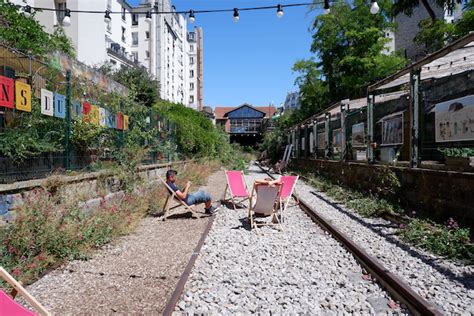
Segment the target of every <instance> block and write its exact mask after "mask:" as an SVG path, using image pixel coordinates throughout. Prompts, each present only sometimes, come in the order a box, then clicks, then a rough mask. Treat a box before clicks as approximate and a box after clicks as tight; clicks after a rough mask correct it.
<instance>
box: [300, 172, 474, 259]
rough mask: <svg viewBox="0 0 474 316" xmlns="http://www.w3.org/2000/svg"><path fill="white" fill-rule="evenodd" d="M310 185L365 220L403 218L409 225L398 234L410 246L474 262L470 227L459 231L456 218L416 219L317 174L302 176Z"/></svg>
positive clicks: (376, 197)
mask: <svg viewBox="0 0 474 316" xmlns="http://www.w3.org/2000/svg"><path fill="white" fill-rule="evenodd" d="M303 176H304V177H305V178H306V180H307V182H308V184H310V185H311V186H313V187H315V188H316V189H317V190H319V191H322V192H325V193H326V195H328V196H329V197H331V198H332V199H334V200H335V201H337V202H339V203H343V204H345V205H346V206H347V207H349V208H351V209H353V210H355V211H356V212H357V213H358V214H360V215H362V216H364V217H380V216H382V215H383V214H391V215H396V216H403V215H405V216H403V218H404V219H405V220H407V224H400V225H399V230H398V234H399V235H400V237H401V238H402V239H403V240H404V241H406V242H408V243H409V244H412V245H415V246H417V247H420V248H422V249H425V250H428V251H430V252H432V253H434V254H437V255H440V256H444V257H446V258H449V259H456V260H461V261H462V262H463V263H465V264H467V265H469V264H473V263H474V245H473V243H472V242H471V241H470V234H469V229H468V228H460V227H459V225H458V224H457V223H456V221H454V219H449V221H448V222H447V223H446V225H441V224H437V223H434V222H433V221H430V220H429V219H422V218H415V216H416V212H414V211H412V212H407V211H406V210H405V209H403V208H402V207H401V206H400V205H398V204H396V203H394V202H392V201H389V200H387V199H384V198H382V197H380V196H378V195H376V194H373V193H364V192H360V191H357V190H354V189H351V188H347V187H344V186H342V185H338V184H334V183H332V182H331V181H330V180H329V179H327V178H325V177H323V176H321V175H315V174H309V173H306V174H303Z"/></svg>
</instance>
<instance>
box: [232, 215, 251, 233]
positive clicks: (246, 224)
mask: <svg viewBox="0 0 474 316" xmlns="http://www.w3.org/2000/svg"><path fill="white" fill-rule="evenodd" d="M239 221H240V223H241V224H242V225H240V226H235V227H232V228H231V229H241V228H243V229H245V230H247V231H252V229H251V227H250V223H249V221H248V219H247V217H242V218H239Z"/></svg>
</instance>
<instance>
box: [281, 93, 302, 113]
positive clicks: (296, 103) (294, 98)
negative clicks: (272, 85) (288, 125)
mask: <svg viewBox="0 0 474 316" xmlns="http://www.w3.org/2000/svg"><path fill="white" fill-rule="evenodd" d="M300 107H301V104H300V94H299V92H288V94H287V95H286V99H285V102H284V104H283V108H284V110H285V111H287V110H298V109H299V108H300Z"/></svg>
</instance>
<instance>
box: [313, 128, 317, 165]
mask: <svg viewBox="0 0 474 316" xmlns="http://www.w3.org/2000/svg"><path fill="white" fill-rule="evenodd" d="M313 124H314V125H313V143H314V147H313V148H314V154H313V156H314V158H316V159H317V158H318V121H317V120H315V121H314V122H313Z"/></svg>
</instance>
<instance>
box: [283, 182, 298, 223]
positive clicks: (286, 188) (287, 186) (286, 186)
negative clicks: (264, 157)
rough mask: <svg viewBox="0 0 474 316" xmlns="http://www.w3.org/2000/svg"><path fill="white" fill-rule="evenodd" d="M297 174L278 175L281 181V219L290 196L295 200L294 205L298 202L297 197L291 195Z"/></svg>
mask: <svg viewBox="0 0 474 316" xmlns="http://www.w3.org/2000/svg"><path fill="white" fill-rule="evenodd" d="M298 178H299V176H280V179H279V180H280V182H281V183H282V188H281V193H280V212H281V221H282V222H283V221H284V219H283V218H284V213H285V212H286V209H287V208H288V205H289V204H290V201H291V198H293V199H294V200H295V202H296V205H298V204H299V201H298V200H297V198H295V197H294V196H293V193H294V192H295V187H296V183H297V182H298Z"/></svg>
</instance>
